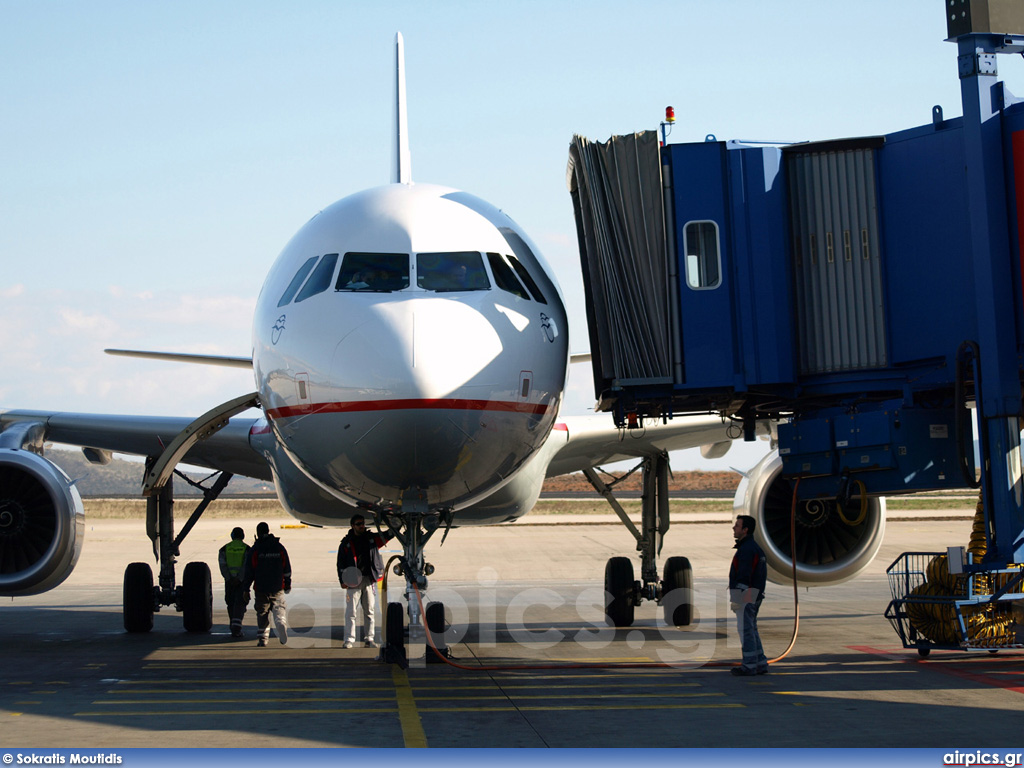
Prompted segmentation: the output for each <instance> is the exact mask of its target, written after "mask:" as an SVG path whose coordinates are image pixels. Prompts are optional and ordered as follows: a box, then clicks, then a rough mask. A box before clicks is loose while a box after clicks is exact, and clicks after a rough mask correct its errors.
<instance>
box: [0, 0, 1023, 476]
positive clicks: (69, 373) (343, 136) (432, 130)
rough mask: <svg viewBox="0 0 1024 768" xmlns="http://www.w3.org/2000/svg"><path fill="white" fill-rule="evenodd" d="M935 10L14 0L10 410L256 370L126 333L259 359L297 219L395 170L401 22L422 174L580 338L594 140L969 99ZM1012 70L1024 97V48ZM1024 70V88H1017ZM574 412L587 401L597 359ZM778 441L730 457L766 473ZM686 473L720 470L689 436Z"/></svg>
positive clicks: (884, 125) (798, 122)
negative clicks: (666, 112)
mask: <svg viewBox="0 0 1024 768" xmlns="http://www.w3.org/2000/svg"><path fill="white" fill-rule="evenodd" d="M943 13H944V11H943V2H942V0H900V1H899V2H891V0H889V1H888V2H885V1H883V0H864V1H862V2H858V3H825V2H821V1H820V0H813V1H812V0H806V1H805V0H774V1H773V2H764V0H719V1H718V2H709V1H703V2H693V1H691V0H675V2H644V3H627V4H623V3H610V2H586V3H583V2H552V1H550V0H549V1H548V2H515V1H512V2H505V3H485V2H478V3H474V2H444V1H443V0H442V1H440V2H432V3H429V4H428V3H414V2H389V3H380V4H370V3H359V4H357V3H343V2H295V3H288V4H284V3H279V2H273V3H272V2H245V3H241V2H213V3H210V2H174V3H136V2H103V0H94V1H93V2H88V3H82V2H59V1H52V2H50V1H41V2H27V1H25V2H15V1H12V0H0V105H2V114H3V117H2V119H0V222H2V226H0V265H2V269H0V305H2V306H3V307H4V308H5V310H6V311H5V313H4V315H5V320H4V322H3V323H2V324H0V361H2V365H0V407H16V408H39V409H46V410H77V411H93V412H129V413H151V414H179V415H194V414H197V413H200V412H202V411H204V410H206V409H207V408H209V407H210V406H212V405H213V404H215V403H217V402H220V401H223V400H226V399H229V398H231V397H233V396H235V395H237V394H239V393H241V392H243V391H249V390H250V389H251V388H252V381H251V377H250V376H249V375H248V374H246V373H245V372H242V371H231V370H221V369H208V368H199V367H193V366H175V365H170V364H159V363H151V362H144V361H132V360H122V359H115V358H111V357H108V356H105V355H103V354H102V349H103V348H104V347H109V346H115V347H118V346H121V347H130V348H143V349H168V350H177V351H192V352H208V353H216V354H243V355H244V354H248V353H249V348H250V326H249V323H250V315H251V311H252V308H253V306H254V304H255V300H256V296H257V294H258V293H259V290H260V286H261V284H262V280H263V277H264V275H265V273H266V271H267V270H268V269H269V267H270V265H271V263H272V262H273V260H274V258H275V257H276V256H277V254H278V253H279V252H280V250H281V249H282V248H283V247H284V245H285V243H286V242H287V241H288V239H289V238H290V237H291V236H292V234H294V233H295V231H297V230H298V229H299V227H300V226H301V225H302V224H303V223H304V222H305V221H306V220H308V219H309V218H310V216H312V215H313V214H314V213H316V212H317V211H318V210H320V209H321V208H323V207H325V206H327V205H328V204H330V203H331V202H333V201H335V200H337V199H339V198H341V197H344V196H346V195H348V194H351V193H353V192H356V191H358V190H360V189H363V188H365V187H369V186H375V185H378V184H382V183H386V182H387V181H388V177H389V173H390V165H389V159H388V158H389V155H388V151H389V134H390V125H391V107H390V100H391V84H390V83H391V77H392V72H391V67H392V64H391V61H392V56H393V53H392V46H393V39H394V34H395V32H396V31H399V30H400V31H401V32H402V33H403V35H404V37H405V42H406V65H407V70H408V74H407V78H408V92H409V128H410V136H411V149H412V160H413V163H412V170H413V178H414V180H418V181H429V182H433V183H439V184H446V185H449V186H453V187H457V188H460V189H465V190H466V191H469V192H472V193H473V194H476V195H478V196H480V197H483V198H485V199H487V200H489V201H490V202H492V203H494V204H495V205H498V206H499V207H501V208H502V209H504V210H505V211H506V212H508V213H509V214H510V215H511V216H512V217H513V218H515V219H516V220H517V221H518V222H519V223H520V224H521V225H522V226H523V227H524V228H525V229H526V230H527V231H528V232H529V233H530V234H531V236H532V237H533V239H534V240H535V241H536V242H537V244H538V245H539V246H540V248H541V250H542V251H543V252H544V254H545V256H546V257H547V259H548V261H549V262H551V263H552V265H553V266H554V269H555V272H556V275H557V277H558V280H559V281H560V283H561V285H562V287H563V290H564V291H565V295H566V301H567V304H568V308H569V311H570V315H571V318H572V320H571V327H570V333H571V339H572V342H571V343H572V348H573V351H577V352H580V351H586V349H587V343H588V340H587V334H586V326H585V319H584V316H583V289H582V282H581V279H580V275H579V266H578V261H577V258H578V257H577V249H576V235H575V224H574V222H573V216H572V204H571V200H570V198H569V195H568V192H567V191H566V188H565V166H566V160H567V152H568V146H569V142H570V140H571V138H572V136H573V134H574V133H580V134H583V135H585V136H588V137H590V138H592V139H598V140H603V139H606V138H607V137H608V136H610V135H612V134H616V133H629V132H632V131H636V130H643V129H649V128H655V127H657V124H658V122H659V120H660V119H661V116H662V113H663V109H664V107H665V106H666V105H668V104H672V105H673V106H675V109H676V114H677V116H678V122H677V125H676V127H675V129H674V132H673V135H672V137H671V139H670V141H677V142H679V141H700V140H703V138H704V136H705V135H706V134H709V133H713V134H715V135H716V136H717V137H718V138H719V139H734V138H735V139H747V140H755V139H757V140H760V139H768V140H784V141H798V140H815V139H828V138H838V137H844V136H856V135H866V134H877V133H887V132H891V131H894V130H898V129H901V128H907V127H910V126H913V125H918V124H922V123H926V122H928V121H929V120H930V113H931V108H932V106H933V105H934V104H941V105H942V106H943V108H944V110H945V113H946V115H947V116H949V117H952V116H956V115H959V114H960V112H961V110H960V97H959V84H958V80H957V66H956V48H955V46H954V45H952V44H950V43H946V42H943V38H944V37H945V20H944V16H943ZM999 65H1000V74H1001V75H1002V76H1003V78H1004V79H1006V80H1007V82H1008V83H1009V86H1010V88H1011V90H1017V91H1018V92H1024V83H1022V82H1021V81H1022V80H1024V77H1022V75H1024V62H1022V61H1020V60H1019V59H1011V58H1009V57H1002V58H1000V61H999ZM1015 83H1016V84H1017V85H1016V88H1015ZM576 368H577V369H578V370H575V371H574V372H573V376H572V379H571V387H570V392H569V397H568V399H567V404H568V408H569V409H570V410H573V411H575V412H583V411H585V410H587V409H588V408H589V407H590V405H591V402H592V400H593V391H592V386H591V381H590V372H589V368H588V367H587V366H583V367H582V368H580V367H579V366H577V367H576ZM763 450H764V447H763V446H754V447H745V450H734V451H732V452H730V454H729V455H728V456H726V457H725V459H723V460H721V461H719V462H716V463H715V464H714V466H718V467H721V466H730V465H731V466H737V467H740V468H742V469H746V468H748V467H750V466H751V465H752V464H753V463H754V461H755V460H756V458H757V455H758V454H759V453H762V452H763ZM674 466H675V467H676V468H680V469H683V468H695V467H698V466H704V467H709V466H711V465H707V464H702V463H701V462H700V461H699V457H695V455H694V453H692V452H688V453H687V454H685V455H681V456H677V457H675V458H674Z"/></svg>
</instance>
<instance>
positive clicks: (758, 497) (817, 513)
mask: <svg viewBox="0 0 1024 768" xmlns="http://www.w3.org/2000/svg"><path fill="white" fill-rule="evenodd" d="M792 505H793V483H792V482H790V481H789V480H787V479H786V478H784V477H783V476H782V459H781V458H780V457H779V455H778V454H777V453H771V454H769V455H768V456H766V457H765V458H764V459H762V460H761V462H760V463H759V464H758V465H757V466H756V467H754V469H752V470H751V471H750V474H749V476H748V477H745V478H744V479H743V480H742V481H741V482H740V485H739V487H738V488H737V489H736V499H735V501H734V502H733V507H734V511H735V513H736V514H737V515H750V516H751V517H753V518H754V519H755V520H757V527H756V528H755V530H754V538H755V539H756V540H757V543H758V544H760V545H761V548H762V549H764V552H765V555H766V556H767V558H768V578H769V579H770V580H771V581H773V582H775V583H776V584H791V583H792V582H793V560H792V555H791V552H792V551H793V548H792V543H791V530H792V529H791V524H790V518H791V516H792ZM849 506H850V507H851V509H847V510H843V511H841V510H840V509H839V507H838V505H837V504H836V503H835V501H833V500H829V499H811V500H809V501H801V502H798V503H797V509H796V563H797V568H796V575H797V581H798V582H799V584H800V585H801V586H805V587H821V586H827V585H829V584H840V583H842V582H844V581H848V580H850V579H852V578H853V577H854V576H856V575H857V574H858V573H860V572H861V571H863V570H864V569H865V568H866V567H867V566H868V564H869V563H870V562H871V561H872V560H874V559H875V555H876V554H878V548H879V547H880V546H881V545H882V537H883V535H884V534H885V499H880V498H879V499H868V500H867V505H866V509H864V513H863V515H862V514H861V505H860V502H859V501H856V502H852V503H851V504H850V505H849Z"/></svg>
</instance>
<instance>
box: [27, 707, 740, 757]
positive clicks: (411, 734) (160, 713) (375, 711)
mask: <svg viewBox="0 0 1024 768" xmlns="http://www.w3.org/2000/svg"><path fill="white" fill-rule="evenodd" d="M413 706H414V711H413V713H412V722H411V723H409V728H408V730H407V729H406V722H405V720H404V719H403V718H402V717H401V712H400V713H399V718H400V720H401V721H402V735H403V737H404V739H405V746H407V747H421V746H426V743H427V739H426V736H425V734H424V732H423V725H422V723H421V722H420V715H419V713H420V712H421V711H422V712H428V713H431V714H434V713H440V712H465V713H479V712H592V711H613V712H620V711H622V707H621V706H607V707H591V706H587V705H578V706H555V705H553V706H550V707H545V706H539V705H535V706H528V707H516V706H513V705H511V704H509V705H507V706H501V707H477V706H470V707H429V708H426V707H415V705H413ZM745 708H746V705H744V704H735V703H723V704H641V705H639V706H631V707H630V710H637V709H650V710H666V709H745ZM12 714H19V715H20V714H21V713H20V712H18V713H12ZM358 714H369V715H391V714H394V709H380V708H374V707H367V708H364V709H356V708H338V709H326V708H316V709H296V708H294V707H289V708H287V709H234V710H225V709H196V710H173V709H168V710H152V711H149V712H140V711H137V710H135V711H129V712H110V711H107V712H101V711H95V712H75V714H74V716H75V717H208V716H213V715H221V716H223V715H239V716H252V715H358ZM417 731H418V732H419V735H418V736H417V734H416V732H417Z"/></svg>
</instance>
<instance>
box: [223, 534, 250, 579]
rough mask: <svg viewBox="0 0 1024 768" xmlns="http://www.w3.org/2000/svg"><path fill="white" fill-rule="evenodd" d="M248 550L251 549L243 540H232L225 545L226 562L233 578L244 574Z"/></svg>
mask: <svg viewBox="0 0 1024 768" xmlns="http://www.w3.org/2000/svg"><path fill="white" fill-rule="evenodd" d="M247 549H249V547H248V546H246V543H245V542H244V541H242V540H241V539H232V540H231V541H229V542H228V543H227V544H225V545H224V562H225V564H226V565H227V567H228V573H230V574H231V575H232V576H238V575H239V574H240V573H241V572H242V565H243V564H244V563H245V551H246V550H247Z"/></svg>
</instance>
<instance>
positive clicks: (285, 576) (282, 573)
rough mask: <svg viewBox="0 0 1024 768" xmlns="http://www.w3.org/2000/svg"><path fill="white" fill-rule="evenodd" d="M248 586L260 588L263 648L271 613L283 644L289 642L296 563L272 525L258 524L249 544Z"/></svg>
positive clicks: (258, 617)
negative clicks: (288, 615)
mask: <svg viewBox="0 0 1024 768" xmlns="http://www.w3.org/2000/svg"><path fill="white" fill-rule="evenodd" d="M243 581H244V583H245V587H246V589H248V588H249V586H250V585H251V586H252V587H253V589H254V590H255V592H256V627H257V629H258V630H259V640H257V641H256V645H257V646H258V647H260V648H263V647H264V646H266V644H267V638H268V637H270V616H271V615H273V617H274V629H276V630H277V639H278V640H280V641H281V643H282V644H284V643H287V642H288V624H287V622H286V620H285V608H286V606H285V602H284V596H285V595H287V594H288V593H289V592H291V591H292V566H291V562H290V561H289V560H288V552H287V550H285V548H284V547H283V546H281V540H280V539H279V538H277V537H276V536H274V535H272V534H271V533H270V526H269V525H267V524H266V523H260V524H259V525H257V526H256V542H255V543H254V544H253V545H252V546H251V547H250V548H249V556H248V558H247V559H246V562H245V578H244V579H243Z"/></svg>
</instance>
